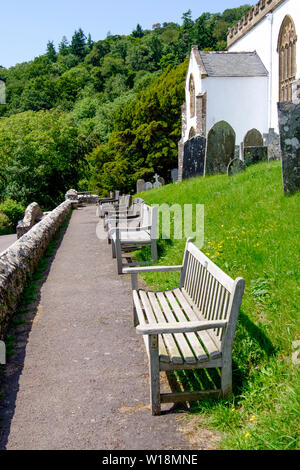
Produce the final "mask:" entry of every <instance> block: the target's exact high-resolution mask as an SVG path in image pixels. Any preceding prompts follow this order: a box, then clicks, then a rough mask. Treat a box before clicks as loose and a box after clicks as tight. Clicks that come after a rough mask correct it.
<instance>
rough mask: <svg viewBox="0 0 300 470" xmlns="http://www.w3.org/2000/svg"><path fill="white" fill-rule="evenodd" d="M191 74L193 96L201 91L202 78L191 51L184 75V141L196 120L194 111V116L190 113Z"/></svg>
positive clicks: (194, 125)
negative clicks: (185, 74)
mask: <svg viewBox="0 0 300 470" xmlns="http://www.w3.org/2000/svg"><path fill="white" fill-rule="evenodd" d="M191 75H193V77H194V83H195V96H197V95H198V94H199V93H201V92H202V80H201V69H200V67H199V65H198V64H197V61H196V58H195V55H194V53H193V52H192V53H191V56H190V61H189V67H188V71H187V76H186V83H185V99H186V129H187V131H186V135H185V136H184V141H187V140H188V138H189V131H190V129H191V128H192V127H194V129H196V126H197V121H196V113H195V115H194V116H191V113H190V93H189V84H190V77H191Z"/></svg>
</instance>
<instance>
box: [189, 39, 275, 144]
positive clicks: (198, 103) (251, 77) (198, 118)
mask: <svg viewBox="0 0 300 470" xmlns="http://www.w3.org/2000/svg"><path fill="white" fill-rule="evenodd" d="M252 89H255V90H256V93H255V96H251V95H250V93H249V90H252ZM267 98H268V72H267V70H266V68H265V67H264V65H263V63H262V61H261V60H260V58H259V56H258V55H257V54H256V53H255V52H254V53H249V52H246V53H245V52H241V53H235V52H234V53H230V52H206V51H205V52H204V51H199V50H198V48H197V46H193V47H192V51H191V56H190V62H189V68H188V73H187V78H186V113H185V114H186V122H185V126H184V127H185V131H184V133H183V136H182V137H183V141H184V142H186V141H187V140H188V139H189V138H190V137H192V136H194V135H203V136H206V134H207V132H208V131H209V130H210V129H211V128H212V127H213V126H214V124H216V123H217V122H219V121H227V122H228V123H229V124H230V125H231V126H232V128H233V129H234V131H235V133H236V142H238V143H240V142H241V141H242V140H243V139H244V137H245V135H246V133H247V132H248V131H249V130H250V129H252V128H257V129H258V130H259V131H260V132H261V133H264V132H267V131H268V122H267V116H266V114H265V112H264V110H265V108H266V107H267V104H268V101H267Z"/></svg>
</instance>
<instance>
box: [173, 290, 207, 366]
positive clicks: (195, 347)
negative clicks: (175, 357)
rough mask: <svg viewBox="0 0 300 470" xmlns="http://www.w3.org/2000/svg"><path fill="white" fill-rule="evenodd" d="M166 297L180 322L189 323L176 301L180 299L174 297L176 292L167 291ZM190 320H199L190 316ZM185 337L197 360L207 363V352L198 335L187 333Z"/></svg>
mask: <svg viewBox="0 0 300 470" xmlns="http://www.w3.org/2000/svg"><path fill="white" fill-rule="evenodd" d="M166 297H167V299H168V300H169V302H170V304H171V305H172V308H173V309H174V311H175V314H176V316H177V317H178V320H179V321H182V322H185V321H187V318H186V316H185V314H184V310H183V309H182V307H181V306H179V304H178V303H177V300H176V299H178V297H176V296H175V295H174V292H172V291H166ZM188 319H189V320H195V321H198V320H199V318H190V317H189V316H188ZM185 337H186V338H187V340H188V342H189V344H190V347H191V349H192V351H193V353H194V355H195V356H196V358H197V360H198V361H206V360H207V359H208V356H207V354H206V352H205V350H204V349H203V347H202V345H201V343H200V342H199V339H198V336H197V333H185Z"/></svg>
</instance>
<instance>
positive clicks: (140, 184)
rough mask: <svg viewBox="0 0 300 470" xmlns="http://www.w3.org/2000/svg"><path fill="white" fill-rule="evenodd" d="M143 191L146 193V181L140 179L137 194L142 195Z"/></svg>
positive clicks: (137, 184) (137, 183)
mask: <svg viewBox="0 0 300 470" xmlns="http://www.w3.org/2000/svg"><path fill="white" fill-rule="evenodd" d="M143 191H145V180H143V179H139V180H137V182H136V192H137V193H142V192H143Z"/></svg>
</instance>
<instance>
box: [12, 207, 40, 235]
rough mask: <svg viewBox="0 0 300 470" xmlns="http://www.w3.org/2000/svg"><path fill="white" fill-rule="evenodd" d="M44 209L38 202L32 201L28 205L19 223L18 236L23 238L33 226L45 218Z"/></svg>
mask: <svg viewBox="0 0 300 470" xmlns="http://www.w3.org/2000/svg"><path fill="white" fill-rule="evenodd" d="M43 215H44V214H43V211H42V209H41V208H40V206H39V205H38V203H37V202H32V203H31V204H29V206H27V207H26V210H25V215H24V218H23V220H21V222H19V223H18V225H17V238H21V237H22V236H23V235H24V233H27V232H28V231H29V230H30V229H31V227H33V225H34V224H36V223H37V222H40V220H41V219H42V218H43Z"/></svg>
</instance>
